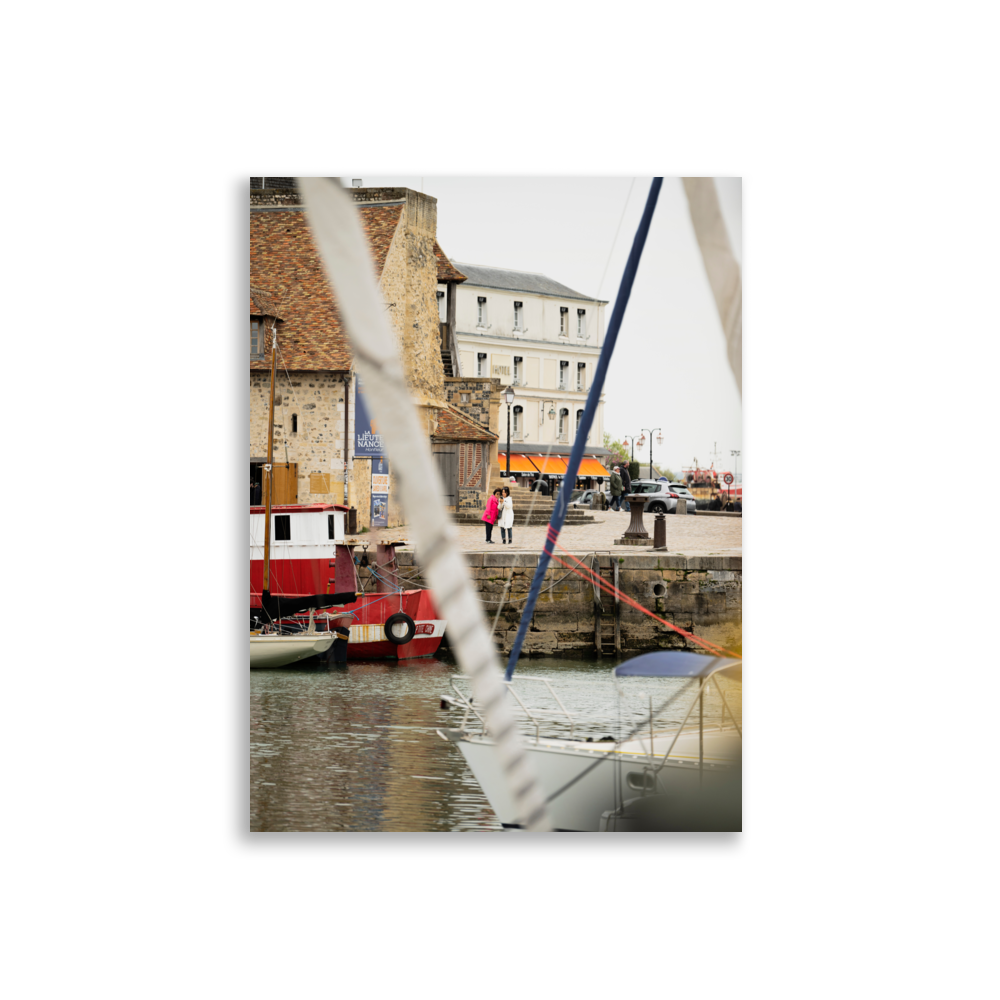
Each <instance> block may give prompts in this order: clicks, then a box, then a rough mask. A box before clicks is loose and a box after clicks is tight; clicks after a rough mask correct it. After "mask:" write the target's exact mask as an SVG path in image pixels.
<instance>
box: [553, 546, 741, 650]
mask: <svg viewBox="0 0 1000 1000" xmlns="http://www.w3.org/2000/svg"><path fill="white" fill-rule="evenodd" d="M555 544H556V545H558V546H559V548H560V549H562V550H563V552H565V553H566V555H568V556H569V557H570V559H572V560H573V562H575V563H577V565H579V566H582V567H583V573H586V574H587V575H586V576H584V575H583V573H581V572H580V570H578V569H576V567H574V566H571V565H570V564H569V563H566V562H563V560H562V559H560V558H559V556H557V555H556V554H555V553H554V552H553V553H552V558H553V559H555V561H556V562H557V563H559V565H560V566H564V567H565V568H566V569H568V570H570V572H572V573H576V575H577V576H579V577H580V578H581V579H583V580H589V582H591V583H596V584H597V585H598V586H599V587H600V588H601V589H602V590H605V591H607V592H608V593H609V594H613V595H614V596H615V597H616V598H617V599H619V600H622V601H624V602H625V603H626V604H628V605H629V606H630V607H633V608H635V609H636V610H637V611H641V612H642V613H643V614H644V615H649V617H650V618H653V619H655V620H656V621H658V622H660V623H661V624H662V625H666V626H667V627H668V628H672V629H673V630H674V631H675V632H679V633H680V634H681V635H682V636H684V638H685V639H689V640H690V641H691V642H695V643H697V644H698V645H699V646H704V648H705V649H707V650H708V651H709V652H710V653H712V654H713V655H714V656H731V657H733V658H735V659H737V660H741V659H743V657H742V656H741V655H740V654H739V653H734V652H732V651H731V650H728V649H726V648H725V647H723V646H718V645H716V644H715V643H714V642H709V641H708V640H707V639H702V638H701V637H699V636H697V635H694V634H693V633H691V632H685V631H684V629H682V628H679V627H678V626H677V625H675V624H674V623H673V622H668V621H667V620H666V618H660V617H659V615H655V614H653V612H652V611H650V610H649V609H648V608H644V607H643V606H642V605H641V604H639V602H638V601H634V600H633V599H632V598H631V597H629V596H628V594H623V593H622V592H621V591H620V590H619V589H618V588H617V587H615V586H614V585H613V584H610V583H608V582H607V581H606V580H603V579H602V578H601V577H600V576H598V575H597V574H596V573H595V572H594V571H593V570H592V569H590V567H589V566H587V565H586V564H585V563H583V562H581V561H580V560H579V559H577V558H576V556H575V555H573V553H572V552H570V551H569V550H568V549H566V548H565V546H563V545H559V543H558V542H556V543H555Z"/></svg>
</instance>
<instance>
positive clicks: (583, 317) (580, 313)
mask: <svg viewBox="0 0 1000 1000" xmlns="http://www.w3.org/2000/svg"><path fill="white" fill-rule="evenodd" d="M576 335H577V336H578V337H579V338H580V339H581V340H586V339H587V310H586V309H577V311H576Z"/></svg>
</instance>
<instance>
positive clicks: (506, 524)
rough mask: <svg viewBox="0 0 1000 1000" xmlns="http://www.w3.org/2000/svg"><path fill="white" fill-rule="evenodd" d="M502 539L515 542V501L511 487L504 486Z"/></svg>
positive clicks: (504, 541)
mask: <svg viewBox="0 0 1000 1000" xmlns="http://www.w3.org/2000/svg"><path fill="white" fill-rule="evenodd" d="M497 524H499V525H500V541H501V542H503V544H504V545H506V544H507V543H508V542H510V544H511V545H513V544H514V501H513V500H511V498H510V487H509V486H505V487H504V488H503V502H502V503H501V504H500V520H499V521H497Z"/></svg>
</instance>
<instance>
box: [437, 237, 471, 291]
mask: <svg viewBox="0 0 1000 1000" xmlns="http://www.w3.org/2000/svg"><path fill="white" fill-rule="evenodd" d="M434 256H435V257H437V262H438V281H465V275H464V274H462V272H461V271H459V270H457V269H456V268H455V265H454V264H452V262H451V261H450V260H448V258H447V257H446V256H445V253H444V251H443V250H442V249H441V245H440V244H439V243H438V241H437V240H435V241H434Z"/></svg>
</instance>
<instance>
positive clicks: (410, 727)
mask: <svg viewBox="0 0 1000 1000" xmlns="http://www.w3.org/2000/svg"><path fill="white" fill-rule="evenodd" d="M456 669H457V668H456V667H455V666H453V665H451V664H447V663H442V662H440V661H438V660H414V661H410V662H409V663H407V664H405V665H403V666H399V665H396V664H394V663H391V662H388V661H385V662H378V663H351V664H349V665H348V666H347V667H346V668H341V669H338V670H331V671H329V672H315V673H313V672H307V671H296V670H269V671H252V672H251V675H250V828H251V830H255V831H265V830H311V831H322V830H345V831H349V830H408V831H409V830H499V829H500V824H499V822H498V821H497V819H496V816H495V815H494V814H493V810H492V809H490V807H489V804H488V803H487V801H486V798H485V796H484V795H483V794H482V792H481V791H480V789H479V785H478V784H477V782H476V781H475V779H474V778H473V777H472V775H471V773H470V772H469V770H468V768H467V767H466V765H465V761H464V760H463V759H462V755H461V754H460V753H459V752H458V750H457V749H455V747H453V746H452V745H451V744H448V743H444V742H443V741H442V740H441V739H440V738H439V737H438V736H437V734H436V733H435V730H436V729H437V727H438V726H440V725H442V724H443V723H444V722H446V721H447V720H445V719H442V713H441V711H440V707H439V702H440V696H441V692H442V691H443V690H444V689H445V687H446V686H447V683H448V678H449V676H450V675H451V674H452V673H453V672H454V671H455V670H456Z"/></svg>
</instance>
